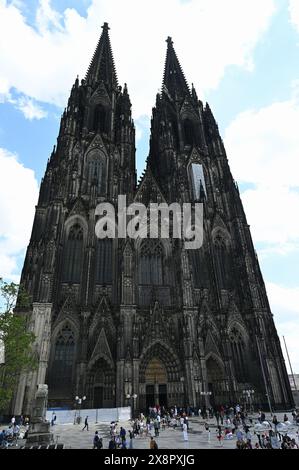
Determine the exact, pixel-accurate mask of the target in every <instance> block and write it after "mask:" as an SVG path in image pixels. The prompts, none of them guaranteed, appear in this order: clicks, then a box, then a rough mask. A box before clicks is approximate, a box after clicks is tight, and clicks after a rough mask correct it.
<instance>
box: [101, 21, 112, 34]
mask: <svg viewBox="0 0 299 470" xmlns="http://www.w3.org/2000/svg"><path fill="white" fill-rule="evenodd" d="M102 29H103V31H107V32H108V31H109V30H110V28H109V24H108V23H107V22H105V23H104V24H103V26H102Z"/></svg>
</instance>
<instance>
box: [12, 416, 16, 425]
mask: <svg viewBox="0 0 299 470" xmlns="http://www.w3.org/2000/svg"><path fill="white" fill-rule="evenodd" d="M15 422H16V417H15V416H13V417H12V418H11V425H12V426H14V425H15Z"/></svg>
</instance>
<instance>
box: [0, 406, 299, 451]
mask: <svg viewBox="0 0 299 470" xmlns="http://www.w3.org/2000/svg"><path fill="white" fill-rule="evenodd" d="M194 417H199V423H200V426H203V427H202V431H201V435H204V436H205V438H206V442H207V443H211V435H212V436H214V438H216V439H217V440H218V443H219V446H220V447H223V443H224V441H225V440H235V442H236V449H240V450H243V449H284V450H285V449H298V448H299V443H298V442H299V441H298V438H299V413H298V412H297V411H293V412H292V416H291V415H290V417H288V415H287V414H285V415H284V416H283V419H282V420H281V422H279V421H278V418H277V416H276V415H274V416H271V419H270V420H269V421H267V419H266V415H265V413H264V412H263V411H259V412H258V416H257V418H253V416H252V415H251V414H248V412H247V410H246V409H244V408H243V407H242V406H240V405H238V404H237V405H236V406H220V407H218V408H215V409H214V408H206V407H203V408H202V409H199V408H196V409H194V408H189V407H188V408H186V409H184V408H179V407H176V406H174V407H172V408H170V409H166V408H164V407H160V406H155V407H150V408H149V409H148V413H147V414H146V415H145V414H143V413H140V415H139V416H138V417H137V418H135V419H133V420H131V422H130V429H125V428H124V427H123V426H120V425H119V424H118V423H117V422H112V423H111V425H110V436H109V442H108V445H107V447H108V449H110V450H114V449H133V448H134V440H135V439H148V444H147V445H148V446H149V448H150V449H158V442H157V438H158V437H159V436H160V434H161V433H163V432H164V431H165V430H166V429H169V430H170V429H171V430H173V431H176V430H178V431H180V432H181V436H182V437H181V439H182V441H184V442H188V440H189V435H188V433H189V430H190V418H191V419H192V418H194ZM55 422H56V415H55V413H53V415H52V419H51V424H52V426H53V425H54V424H55ZM29 425H30V423H29V417H27V416H26V417H23V416H21V417H20V418H18V419H16V418H15V417H14V416H13V417H12V419H11V422H10V424H9V426H8V427H7V428H6V429H3V430H2V431H1V432H0V448H8V447H9V446H17V445H18V439H20V438H21V439H26V437H27V435H28V431H29ZM85 429H87V431H88V429H89V428H88V416H86V418H85V422H84V427H83V429H82V431H84V430H85ZM296 441H297V442H296ZM93 448H94V449H103V448H104V443H103V438H102V437H100V435H99V432H98V431H95V434H94V437H93Z"/></svg>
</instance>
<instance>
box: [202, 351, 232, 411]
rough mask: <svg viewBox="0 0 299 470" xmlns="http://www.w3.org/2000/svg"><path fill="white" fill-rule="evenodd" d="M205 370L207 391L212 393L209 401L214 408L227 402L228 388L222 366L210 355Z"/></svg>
mask: <svg viewBox="0 0 299 470" xmlns="http://www.w3.org/2000/svg"><path fill="white" fill-rule="evenodd" d="M206 368H207V383H208V389H209V391H210V392H212V395H211V399H210V401H211V403H212V404H213V406H216V407H217V406H220V405H224V404H225V403H226V402H227V400H228V387H227V381H226V380H225V372H224V367H223V364H222V363H221V361H220V360H218V359H216V357H214V356H212V355H211V356H209V357H208V359H207V360H206Z"/></svg>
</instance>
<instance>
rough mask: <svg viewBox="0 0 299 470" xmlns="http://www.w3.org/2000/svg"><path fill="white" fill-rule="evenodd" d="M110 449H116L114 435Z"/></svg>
mask: <svg viewBox="0 0 299 470" xmlns="http://www.w3.org/2000/svg"><path fill="white" fill-rule="evenodd" d="M108 449H109V450H114V449H116V443H115V438H114V437H111V439H110V441H109V445H108Z"/></svg>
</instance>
